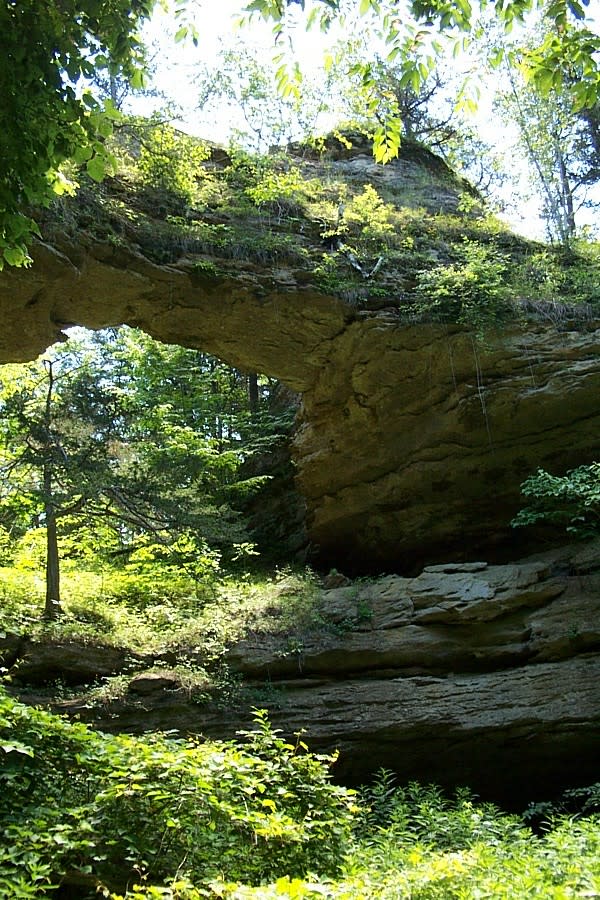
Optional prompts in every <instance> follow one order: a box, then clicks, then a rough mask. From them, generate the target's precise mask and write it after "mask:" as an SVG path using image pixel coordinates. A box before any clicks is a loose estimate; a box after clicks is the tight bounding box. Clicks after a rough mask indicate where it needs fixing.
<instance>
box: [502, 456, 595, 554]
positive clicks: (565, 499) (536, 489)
mask: <svg viewBox="0 0 600 900" xmlns="http://www.w3.org/2000/svg"><path fill="white" fill-rule="evenodd" d="M521 492H522V494H523V495H524V496H525V497H527V498H528V499H529V501H530V504H529V505H528V506H526V507H525V508H524V509H522V510H521V511H520V512H519V513H518V514H517V515H516V516H515V518H514V519H513V520H512V523H511V524H512V525H514V526H519V525H534V524H535V523H536V522H549V523H551V524H556V525H564V526H566V529H567V531H569V532H571V533H573V534H576V535H578V536H579V537H592V536H594V535H597V534H598V532H599V531H600V463H592V464H591V465H589V466H579V467H578V468H576V469H571V470H570V471H569V472H567V474H566V475H551V474H550V473H549V472H546V471H544V469H538V471H537V472H536V474H535V475H530V476H529V478H526V479H525V481H524V482H523V484H522V485H521Z"/></svg>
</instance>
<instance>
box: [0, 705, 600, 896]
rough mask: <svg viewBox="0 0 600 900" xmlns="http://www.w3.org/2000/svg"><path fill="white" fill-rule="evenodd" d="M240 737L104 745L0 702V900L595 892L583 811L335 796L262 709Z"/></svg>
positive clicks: (374, 789) (438, 797)
mask: <svg viewBox="0 0 600 900" xmlns="http://www.w3.org/2000/svg"><path fill="white" fill-rule="evenodd" d="M241 738H242V742H215V743H212V742H209V743H199V742H197V741H194V740H173V739H171V738H169V737H166V736H163V735H153V736H150V737H148V736H147V737H143V738H138V737H131V736H126V735H120V736H116V737H112V736H108V735H102V734H99V733H97V732H94V731H92V730H90V729H88V728H87V727H85V726H83V725H81V724H77V723H70V722H67V721H65V720H63V719H61V718H58V717H55V716H52V715H50V714H49V713H46V712H42V711H39V710H35V709H32V708H29V707H26V706H23V705H21V704H19V703H16V702H15V701H14V700H12V699H11V698H10V697H8V696H7V695H6V694H4V693H1V692H0V756H1V757H2V760H1V762H2V765H1V766H0V782H1V784H2V791H1V793H0V833H1V835H2V840H1V841H0V896H2V897H6V898H9V897H10V898H11V900H31V898H43V897H51V896H53V895H55V891H56V890H57V889H68V891H69V893H68V896H69V897H76V898H80V900H91V898H92V897H94V896H95V897H98V896H104V897H106V898H111V900H157V898H162V900H200V898H207V897H208V898H217V897H221V898H231V900H242V898H271V897H272V898H277V897H286V898H317V897H320V898H332V900H333V898H337V900H359V898H365V900H366V898H380V900H392V898H394V900H400V898H411V900H438V898H439V900H445V898H457V900H467V898H472V900H475V898H477V900H481V898H496V897H499V898H506V900H509V898H516V900H525V898H527V900H529V898H531V897H534V898H535V897H540V898H555V900H565V898H575V897H595V896H598V895H599V892H600V817H599V816H598V815H597V814H592V815H589V816H588V817H586V813H589V811H590V809H589V808H588V809H586V808H585V804H584V803H580V805H579V810H578V811H577V812H574V813H571V815H570V816H568V817H567V816H557V815H556V811H557V810H558V811H560V806H559V807H557V808H555V809H553V808H552V807H549V808H548V809H547V815H546V816H545V817H544V818H543V819H542V820H541V825H540V827H539V828H538V830H537V832H535V833H534V831H532V830H531V828H530V827H528V825H527V824H526V823H525V820H524V819H523V818H522V817H519V816H517V815H514V814H512V815H508V814H506V813H503V812H502V811H501V810H500V809H498V808H497V807H495V806H494V805H492V804H490V803H483V804H481V803H478V802H477V801H476V799H475V798H474V797H473V796H472V795H471V794H470V793H469V792H468V791H467V790H460V791H458V792H457V793H456V795H455V796H454V797H453V798H448V797H447V796H445V795H444V794H443V793H442V791H441V790H439V789H438V788H437V787H435V786H433V785H419V784H409V785H407V786H405V787H398V786H396V785H395V784H394V782H393V779H392V777H391V775H390V773H389V772H382V773H380V775H379V777H378V778H377V779H376V781H375V782H374V783H373V784H372V785H370V786H368V787H367V788H364V789H362V790H361V791H359V792H358V793H354V792H352V791H348V790H346V789H344V788H341V787H338V786H336V785H334V784H333V783H332V782H331V780H330V766H331V764H332V762H333V761H334V757H326V756H317V755H315V754H312V753H310V752H309V751H308V749H307V748H306V746H305V745H304V744H303V743H302V741H301V740H300V739H299V738H297V739H296V740H295V741H293V742H287V741H285V740H283V739H282V738H281V737H280V735H279V734H277V733H276V732H275V731H273V729H272V728H271V726H270V724H269V722H268V720H267V718H266V715H265V713H264V712H260V711H259V712H257V713H256V720H255V727H254V730H253V731H251V732H244V733H242V735H241ZM597 796H598V785H596V786H593V789H590V790H588V791H587V800H586V802H588V801H589V799H590V797H592V800H593V803H592V807H591V809H592V811H593V810H594V809H596V808H597V803H596V799H594V798H597ZM594 804H595V805H594ZM58 896H60V894H58Z"/></svg>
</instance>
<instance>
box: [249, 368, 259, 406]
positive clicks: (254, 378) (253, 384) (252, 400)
mask: <svg viewBox="0 0 600 900" xmlns="http://www.w3.org/2000/svg"><path fill="white" fill-rule="evenodd" d="M248 406H249V407H250V412H251V413H252V414H253V415H254V413H255V412H258V375H257V374H256V372H250V374H249V375H248Z"/></svg>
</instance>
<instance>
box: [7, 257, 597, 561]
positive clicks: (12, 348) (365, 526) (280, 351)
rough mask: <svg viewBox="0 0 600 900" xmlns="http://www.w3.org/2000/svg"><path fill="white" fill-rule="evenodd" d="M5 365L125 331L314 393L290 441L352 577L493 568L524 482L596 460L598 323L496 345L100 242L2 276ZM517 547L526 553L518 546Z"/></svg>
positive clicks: (317, 531) (324, 530)
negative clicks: (75, 331) (482, 562)
mask: <svg viewBox="0 0 600 900" xmlns="http://www.w3.org/2000/svg"><path fill="white" fill-rule="evenodd" d="M0 310H1V315H2V330H1V333H0V361H1V362H9V361H17V360H25V359H30V358H32V357H34V356H36V355H37V354H38V353H40V352H42V351H43V350H44V349H46V347H48V346H49V345H50V344H52V343H53V342H54V341H56V340H59V339H61V337H62V336H63V333H64V330H65V328H67V327H68V326H70V325H75V324H78V325H82V326H86V327H88V328H93V329H96V328H101V327H104V326H108V325H116V324H121V323H127V324H130V325H134V326H138V327H140V328H142V329H144V330H145V331H147V332H148V333H149V334H151V335H152V336H154V337H155V338H158V339H160V340H162V341H166V342H171V343H179V344H183V345H185V346H190V347H198V348H201V349H203V350H205V351H207V352H210V353H213V354H215V355H216V356H219V357H221V358H222V359H224V360H226V361H227V362H229V363H231V364H233V365H236V366H238V367H240V368H241V369H243V370H248V371H260V372H264V373H267V374H269V375H271V376H274V377H277V378H279V379H280V380H281V381H282V382H284V383H285V384H286V385H288V386H289V387H290V388H292V389H293V390H295V391H297V392H299V393H300V394H301V395H302V408H301V412H300V417H299V428H298V430H297V433H296V437H295V441H294V456H295V461H296V465H297V484H298V487H299V489H300V491H301V493H302V494H303V495H304V497H305V498H306V502H307V507H308V523H307V524H308V531H309V535H310V539H311V541H312V547H313V552H314V553H316V554H317V556H319V557H320V558H321V559H323V560H325V561H328V562H330V563H332V564H336V565H337V566H338V567H344V566H347V567H348V568H352V569H354V570H355V571H356V570H357V569H359V568H361V567H362V568H367V569H370V570H371V571H385V570H387V571H407V570H409V569H412V570H414V569H416V567H417V566H418V565H419V564H422V563H424V562H428V561H429V562H430V561H440V560H443V559H450V558H458V559H461V558H463V559H465V558H475V557H477V556H478V555H479V556H481V555H482V554H483V555H486V556H487V557H490V555H491V557H493V556H494V553H495V552H496V550H497V549H498V548H499V547H507V546H508V545H510V544H511V543H513V544H514V542H515V537H514V535H513V534H512V533H511V529H510V526H509V522H510V519H511V517H512V515H514V513H515V511H516V510H517V509H518V507H519V484H520V482H521V480H522V479H523V478H524V477H525V476H527V475H528V474H529V473H531V472H532V471H535V470H536V469H537V468H538V467H540V466H541V467H546V468H549V469H551V470H554V471H564V470H566V469H568V468H569V467H572V466H575V465H578V464H581V463H586V462H589V461H591V460H592V459H594V458H595V457H596V456H597V452H598V449H599V448H598V435H599V434H600V404H599V403H598V397H599V396H600V355H599V350H600V325H599V323H597V322H592V321H586V322H583V323H581V325H580V326H578V327H577V329H575V328H574V327H573V326H570V327H568V328H567V327H564V328H563V329H562V330H561V329H560V328H557V327H556V326H555V325H544V324H529V325H518V326H517V325H515V326H511V327H510V328H507V329H504V330H503V331H501V332H490V333H488V334H487V335H486V336H485V337H484V339H483V340H482V339H480V338H477V337H476V336H474V335H473V334H470V333H468V332H467V331H465V330H464V329H460V328H457V327H455V326H444V325H412V326H411V325H406V324H405V323H403V322H402V321H401V320H400V319H399V317H398V316H397V315H395V314H394V311H393V310H389V309H388V310H385V309H384V310H370V311H369V310H364V309H358V308H357V307H356V306H352V305H350V304H348V303H346V302H344V301H342V300H340V299H337V298H334V297H332V296H327V295H325V294H323V293H319V292H318V291H316V290H314V289H312V288H308V287H302V286H299V285H291V284H290V283H289V282H288V283H286V284H285V285H280V284H277V283H276V281H275V280H273V283H272V285H271V287H270V288H269V287H268V286H266V285H265V283H264V280H263V281H262V282H261V284H260V289H258V288H257V285H256V284H255V283H254V282H253V281H252V279H249V283H248V284H247V285H244V280H243V279H242V278H240V277H238V278H235V279H234V278H231V279H228V278H225V277H224V278H221V279H218V280H217V281H216V283H213V282H212V281H207V280H202V279H199V278H198V276H197V272H196V270H195V269H194V266H193V265H192V264H191V263H190V262H189V261H188V260H181V261H180V262H178V263H174V264H171V265H157V264H154V263H152V262H150V261H148V260H147V259H145V258H144V257H142V256H141V255H139V254H136V253H134V252H132V251H127V250H125V249H123V248H114V247H110V246H107V245H105V244H101V243H97V244H94V243H93V242H90V241H87V242H86V243H85V244H82V245H81V246H78V247H76V246H72V247H69V246H63V247H62V248H61V250H58V249H57V248H56V247H52V246H50V245H48V244H39V245H38V246H37V247H36V248H35V261H34V265H33V266H32V267H31V268H30V269H22V270H8V271H5V272H3V273H2V275H1V276H0ZM510 549H511V552H513V553H514V547H511V548H510Z"/></svg>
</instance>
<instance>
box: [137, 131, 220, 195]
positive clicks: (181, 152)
mask: <svg viewBox="0 0 600 900" xmlns="http://www.w3.org/2000/svg"><path fill="white" fill-rule="evenodd" d="M208 155H209V153H208V149H207V148H206V146H205V145H204V144H202V143H201V142H200V141H198V140H197V139H195V138H192V137H190V136H189V135H187V134H183V133H181V132H178V131H176V130H175V129H174V128H173V127H172V126H171V125H164V124H157V125H155V126H154V127H151V128H150V129H146V130H145V134H144V137H143V140H142V144H141V147H140V155H139V160H138V170H139V173H140V176H141V179H142V183H143V184H145V185H147V186H148V187H151V188H158V189H160V190H163V191H170V192H172V193H173V194H175V195H177V196H179V197H181V198H182V200H184V201H185V202H186V203H188V204H193V203H194V201H196V200H197V198H198V185H199V182H200V181H201V180H202V179H203V177H205V170H204V169H203V168H202V163H203V162H204V161H205V160H206V159H207V158H208Z"/></svg>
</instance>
